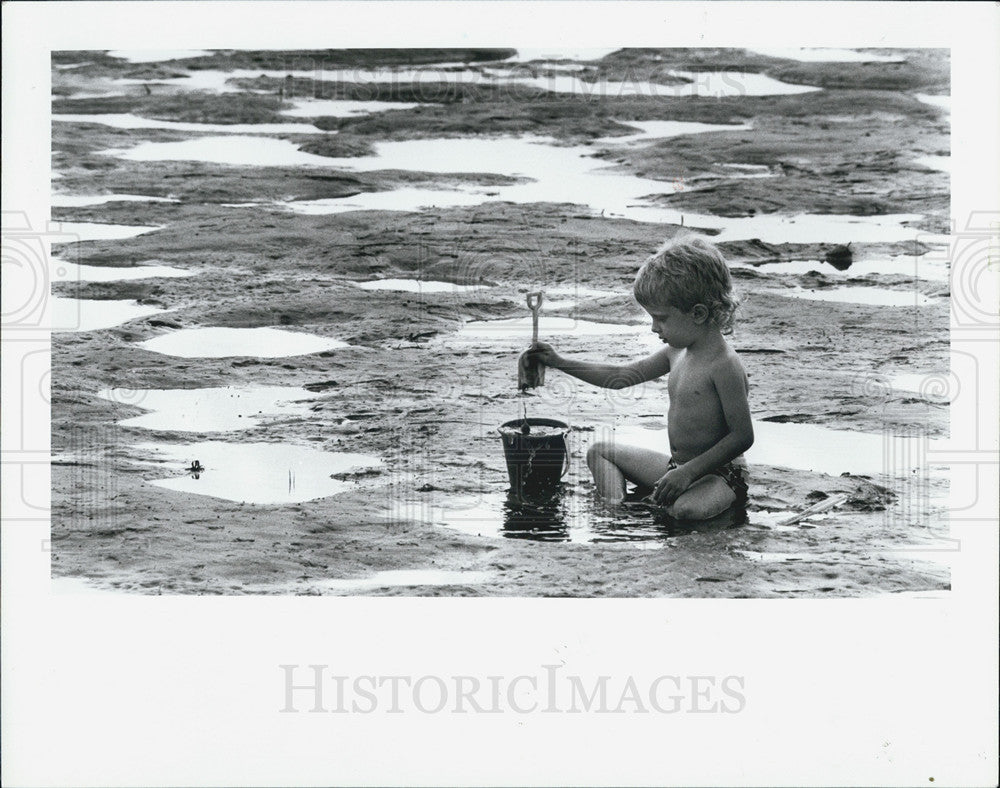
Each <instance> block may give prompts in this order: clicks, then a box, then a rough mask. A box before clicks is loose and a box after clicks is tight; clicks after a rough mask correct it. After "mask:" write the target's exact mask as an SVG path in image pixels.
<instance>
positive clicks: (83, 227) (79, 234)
mask: <svg viewBox="0 0 1000 788" xmlns="http://www.w3.org/2000/svg"><path fill="white" fill-rule="evenodd" d="M49 229H50V230H52V231H53V232H57V233H60V234H63V235H66V236H73V237H72V238H69V237H67V238H59V239H58V243H74V242H76V241H120V240H122V239H123V238H135V237H136V236H137V235H142V234H143V233H150V232H152V231H153V230H159V229H160V228H159V227H151V226H141V225H127V224H100V223H98V222H62V221H59V222H52V223H50V225H49Z"/></svg>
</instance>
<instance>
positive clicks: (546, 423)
mask: <svg viewBox="0 0 1000 788" xmlns="http://www.w3.org/2000/svg"><path fill="white" fill-rule="evenodd" d="M525 422H527V423H528V426H529V427H559V428H561V429H562V430H563V434H566V433H568V432H569V431H570V430H571V429H572V427H570V425H569V424H567V423H566V422H565V421H559V420H558V419H547V418H544V417H542V416H529V417H528V418H526V419H511V420H510V421H505V422H504V423H503V424H501V425H500V426H499V427H497V432H500V433H502V432H503V430H504V428H507V429H518V428H520V426H521V425H522V424H524V423H525Z"/></svg>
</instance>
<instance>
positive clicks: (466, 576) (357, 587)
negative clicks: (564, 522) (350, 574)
mask: <svg viewBox="0 0 1000 788" xmlns="http://www.w3.org/2000/svg"><path fill="white" fill-rule="evenodd" d="M492 577H493V575H492V573H490V572H453V571H448V570H445V569H394V570H389V571H385V572H376V573H375V574H374V575H370V576H369V577H358V578H345V579H339V578H331V579H328V580H320V581H319V582H316V581H309V585H310V588H317V589H327V590H329V591H374V590H375V589H377V588H399V587H407V586H410V587H416V586H454V585H480V584H482V583H485V582H486V581H487V580H489V579H490V578H492Z"/></svg>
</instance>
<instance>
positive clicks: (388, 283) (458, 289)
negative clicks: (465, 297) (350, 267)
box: [354, 279, 483, 293]
mask: <svg viewBox="0 0 1000 788" xmlns="http://www.w3.org/2000/svg"><path fill="white" fill-rule="evenodd" d="M354 284H355V285H357V286H358V287H360V288H361V289H362V290H392V291H395V292H401V293H469V292H474V291H479V290H482V289H483V286H482V285H457V284H455V283H454V282H435V281H424V280H421V279H376V280H374V281H371V282H355V283H354Z"/></svg>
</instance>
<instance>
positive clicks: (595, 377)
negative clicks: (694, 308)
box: [538, 342, 679, 389]
mask: <svg viewBox="0 0 1000 788" xmlns="http://www.w3.org/2000/svg"><path fill="white" fill-rule="evenodd" d="M538 344H539V346H542V345H544V344H545V343H543V342H539V343H538ZM678 352H679V351H677V350H675V349H674V348H672V347H669V346H667V347H665V348H663V349H661V350H657V351H656V352H655V353H653V354H652V355H650V356H647V357H646V358H644V359H640V360H639V361H633V362H632V363H631V364H596V363H594V362H592V361H579V360H577V359H568V358H565V357H563V356H560V355H559V354H558V353H556V352H555V351H554V350H551V348H549V349H548V352H544V355H543V356H542V358H541V360H542V362H543V363H544V364H546V365H547V366H550V367H554V368H555V369H561V370H562V371H563V372H565V373H567V374H568V375H572V376H573V377H575V378H579V379H580V380H582V381H584V382H585V383H590V384H591V385H594V386H600V387H601V388H606V389H623V388H626V387H628V386H636V385H638V384H639V383H645V382H646V381H648V380H655V379H656V378H659V377H662V376H663V375H666V374H667V373H668V372H669V371H670V362H671V359H672V358H673V357H674V356H675V355H676V354H677V353H678Z"/></svg>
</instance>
